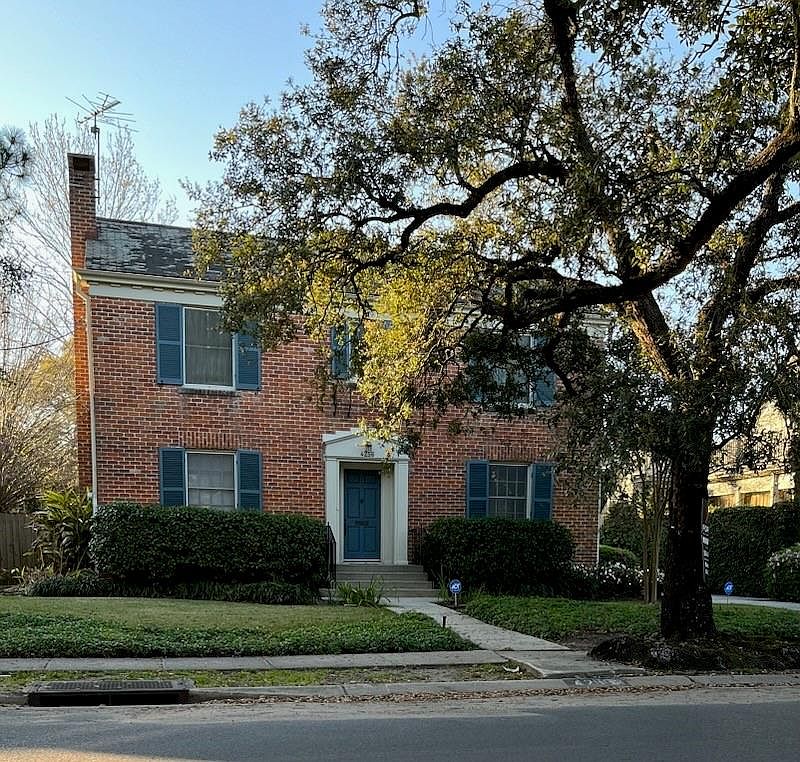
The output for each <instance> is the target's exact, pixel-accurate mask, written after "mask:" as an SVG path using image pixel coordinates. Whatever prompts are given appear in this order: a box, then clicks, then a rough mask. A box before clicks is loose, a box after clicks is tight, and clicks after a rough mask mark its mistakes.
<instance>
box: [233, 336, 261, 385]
mask: <svg viewBox="0 0 800 762" xmlns="http://www.w3.org/2000/svg"><path fill="white" fill-rule="evenodd" d="M236 388H237V389H260V388H261V350H260V349H259V347H258V343H257V342H256V340H255V339H254V338H253V337H252V336H248V335H247V334H246V333H237V334H236Z"/></svg>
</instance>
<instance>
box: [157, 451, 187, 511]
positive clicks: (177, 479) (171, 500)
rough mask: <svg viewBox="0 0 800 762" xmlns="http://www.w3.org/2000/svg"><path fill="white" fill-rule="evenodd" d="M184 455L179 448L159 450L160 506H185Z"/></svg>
mask: <svg viewBox="0 0 800 762" xmlns="http://www.w3.org/2000/svg"><path fill="white" fill-rule="evenodd" d="M184 462H185V453H184V451H183V449H182V448H180V447H162V448H161V450H159V478H160V482H161V505H186V478H185V470H184Z"/></svg>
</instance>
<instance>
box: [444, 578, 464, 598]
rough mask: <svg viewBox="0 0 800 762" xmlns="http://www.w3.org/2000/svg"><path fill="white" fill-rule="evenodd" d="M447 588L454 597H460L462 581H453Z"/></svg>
mask: <svg viewBox="0 0 800 762" xmlns="http://www.w3.org/2000/svg"><path fill="white" fill-rule="evenodd" d="M447 588H448V590H450V592H451V593H452V594H453V595H458V594H459V593H460V592H461V580H459V579H451V580H450V584H449V585H448V586H447Z"/></svg>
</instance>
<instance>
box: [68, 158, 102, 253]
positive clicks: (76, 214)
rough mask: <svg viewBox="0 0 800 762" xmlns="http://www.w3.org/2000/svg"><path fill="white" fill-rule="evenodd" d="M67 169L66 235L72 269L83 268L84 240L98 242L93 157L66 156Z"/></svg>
mask: <svg viewBox="0 0 800 762" xmlns="http://www.w3.org/2000/svg"><path fill="white" fill-rule="evenodd" d="M67 166H68V167H69V231H70V243H71V246H72V266H73V267H76V268H82V267H84V265H85V264H86V240H87V239H89V238H97V195H96V187H95V177H94V156H86V155H84V154H78V153H68V154H67Z"/></svg>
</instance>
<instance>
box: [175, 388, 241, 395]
mask: <svg viewBox="0 0 800 762" xmlns="http://www.w3.org/2000/svg"><path fill="white" fill-rule="evenodd" d="M178 391H179V392H180V393H181V394H197V395H200V396H204V397H241V396H242V393H241V391H239V390H238V389H202V388H197V387H193V386H181V387H179V388H178Z"/></svg>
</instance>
